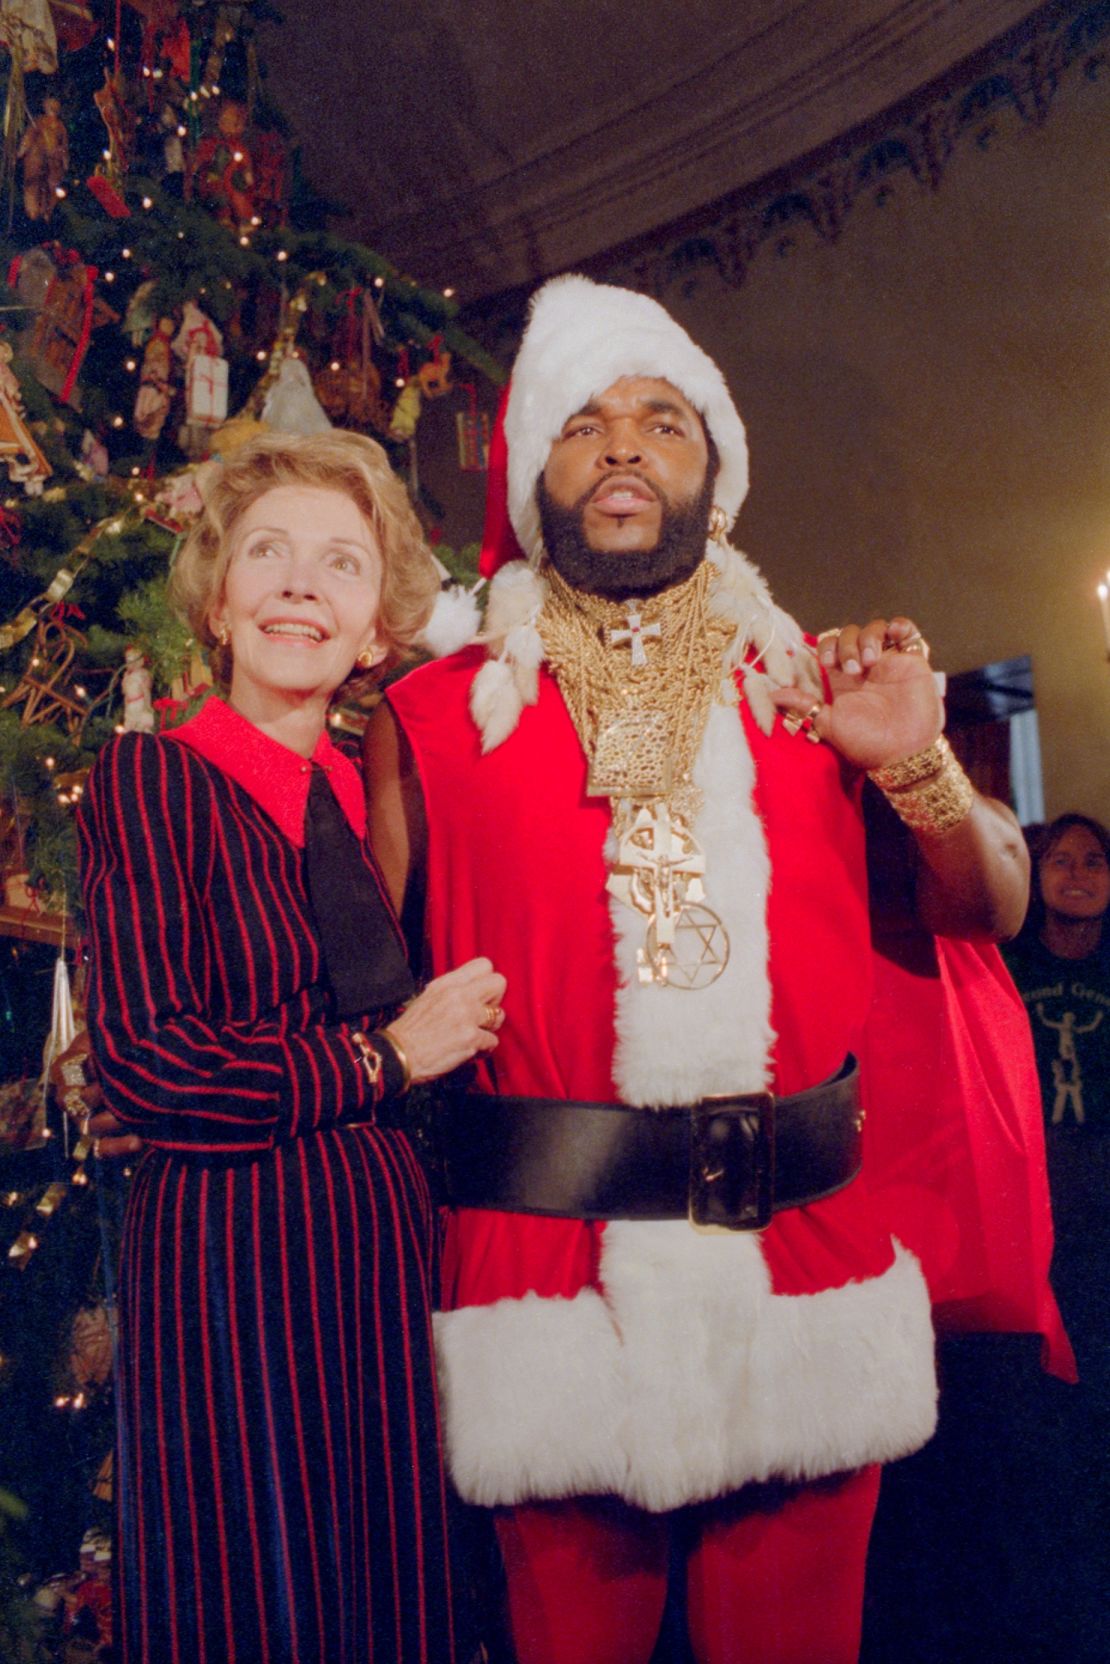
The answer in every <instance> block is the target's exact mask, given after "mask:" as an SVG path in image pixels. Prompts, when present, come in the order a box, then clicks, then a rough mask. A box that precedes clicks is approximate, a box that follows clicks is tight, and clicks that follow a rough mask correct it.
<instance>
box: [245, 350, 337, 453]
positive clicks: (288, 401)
mask: <svg viewBox="0 0 1110 1664" xmlns="http://www.w3.org/2000/svg"><path fill="white" fill-rule="evenodd" d="M262 419H263V421H265V422H267V423H268V424H269V426H270V427H272V428H273V429H274V430H275V432H277V433H300V434H306V435H307V434H310V433H327V432H329V431H330V429H331V423H330V422H329V421H328V418H327V416H326V414H325V412H324V409H323V407H322V406H321V404H320V401H319V399H318V398H317V397H316V394H315V393H314V391H313V388H312V377H311V375H310V374H309V369H308V365H307V364H306V363H305V361H304V359H303V358H294V357H288V358H285V359H283V360H282V364H281V368H280V369H279V370H278V374H277V380H276V381H275V383H274V385H273V386H272V387H271V388H270V390H269V392H268V393H267V394H266V398H265V401H264V403H263V406H262Z"/></svg>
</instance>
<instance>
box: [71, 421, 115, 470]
mask: <svg viewBox="0 0 1110 1664" xmlns="http://www.w3.org/2000/svg"><path fill="white" fill-rule="evenodd" d="M110 466H111V459H110V458H109V456H108V447H107V445H105V443H104V441H103V439H101V438H100V436H99V434H95V433H94V432H93V431H92V429H91V428H86V429H85V431H84V433H83V434H82V435H81V451H80V455H79V458H78V462H77V472H78V473H79V474H80V475H81V478H82V479H85V480H105V479H107V478H108V470H109V468H110Z"/></svg>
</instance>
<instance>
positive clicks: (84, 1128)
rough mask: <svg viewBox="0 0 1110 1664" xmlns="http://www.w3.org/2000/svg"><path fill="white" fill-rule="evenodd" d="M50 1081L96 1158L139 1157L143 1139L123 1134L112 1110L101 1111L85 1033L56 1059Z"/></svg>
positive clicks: (79, 1135)
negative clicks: (90, 1142)
mask: <svg viewBox="0 0 1110 1664" xmlns="http://www.w3.org/2000/svg"><path fill="white" fill-rule="evenodd" d="M50 1080H51V1084H52V1085H53V1087H54V1090H55V1091H56V1092H57V1094H58V1096H59V1098H60V1099H61V1102H62V1107H63V1108H64V1110H65V1112H66V1114H67V1115H68V1116H69V1118H70V1120H71V1121H72V1122H73V1123H74V1126H75V1127H76V1129H77V1134H78V1137H80V1138H91V1139H92V1141H93V1154H94V1155H95V1156H97V1157H100V1156H134V1155H138V1154H139V1152H140V1151H141V1150H142V1147H143V1141H142V1139H141V1138H139V1137H138V1136H137V1135H136V1134H135V1133H133V1132H124V1130H123V1127H122V1125H121V1124H120V1122H119V1121H117V1120H116V1117H115V1116H114V1115H113V1114H112V1112H111V1110H110V1109H105V1108H104V1094H103V1092H102V1091H101V1090H100V1085H99V1083H98V1081H97V1078H96V1064H95V1063H94V1062H93V1058H92V1053H91V1051H90V1050H89V1037H88V1034H87V1033H86V1032H85V1031H84V1030H82V1031H81V1033H80V1034H79V1035H78V1036H77V1038H76V1040H74V1042H73V1044H72V1045H71V1046H70V1047H69V1048H68V1050H66V1051H64V1052H62V1054H61V1055H60V1056H59V1057H57V1058H55V1060H54V1062H53V1064H52V1065H51V1068H50Z"/></svg>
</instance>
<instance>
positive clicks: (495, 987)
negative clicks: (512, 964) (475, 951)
mask: <svg viewBox="0 0 1110 1664" xmlns="http://www.w3.org/2000/svg"><path fill="white" fill-rule="evenodd" d="M505 987H506V983H505V978H504V977H503V976H501V975H500V974H499V972H497V971H495V970H494V968H493V965H492V963H491V961H490V960H488V959H471V960H468V961H467V963H466V964H465V965H459V966H458V967H457V969H456V970H453V971H448V972H447V973H446V975H445V976H437V977H436V979H435V981H434V982H429V984H428V986H427V987H426V988H425V989H424V990H423V992H422V993H420V994H418V995H417V996H416V998H415V999H414V1000H413V1001H412V1003H411V1005H407V1006H406V1007H405V1009H404V1011H402V1013H401V1015H400V1016H399V1017H397V1018H395V1019H394V1021H393V1022H391V1023H390V1024H389V1027H388V1029H387V1031H386V1032H387V1033H388V1034H395V1035H396V1036H397V1043H398V1045H399V1046H400V1047H401V1049H402V1050H403V1051H404V1054H405V1056H406V1058H407V1059H408V1064H409V1068H410V1069H411V1070H412V1078H413V1080H414V1081H420V1080H434V1079H435V1078H436V1076H437V1075H445V1074H447V1073H448V1072H449V1070H451V1069H457V1068H458V1066H459V1064H460V1063H468V1062H469V1061H470V1059H471V1058H472V1057H473V1056H474V1055H475V1053H477V1052H491V1051H493V1050H494V1048H495V1047H496V1045H497V1034H496V1030H497V1029H499V1028H500V1027H501V1024H502V1022H503V1021H504V1013H503V1011H502V1010H501V1001H502V999H503V998H504V996H505Z"/></svg>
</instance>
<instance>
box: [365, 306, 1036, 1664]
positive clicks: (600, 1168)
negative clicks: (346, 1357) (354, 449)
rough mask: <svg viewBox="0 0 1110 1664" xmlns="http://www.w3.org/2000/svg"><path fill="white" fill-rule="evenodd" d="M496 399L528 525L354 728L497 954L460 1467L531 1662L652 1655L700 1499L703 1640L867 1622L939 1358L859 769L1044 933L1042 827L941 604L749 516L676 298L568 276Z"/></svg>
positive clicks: (946, 881) (467, 1300)
mask: <svg viewBox="0 0 1110 1664" xmlns="http://www.w3.org/2000/svg"><path fill="white" fill-rule="evenodd" d="M505 438H506V441H507V446H508V466H507V490H508V505H507V506H508V516H509V520H510V521H511V526H512V531H513V532H514V533H515V537H516V539H517V540H518V542H519V545H520V547H521V549H522V550H523V552H524V554H525V556H526V560H525V561H523V562H521V561H515V562H512V563H510V564H507V565H505V566H504V567H503V569H502V570H501V571H500V572H499V573H498V575H497V577H496V579H495V581H494V584H493V588H492V594H491V598H490V604H489V611H488V615H487V622H486V630H485V637H484V641H483V644H482V645H481V646H475V647H472V648H469V649H466V650H464V651H463V652H462V653H460V654H456V655H455V656H454V657H452V658H450V659H447V660H444V661H442V662H440V663H439V664H436V665H433V666H429V667H427V668H425V669H422V670H418V671H416V672H414V673H413V674H412V675H411V676H408V677H406V678H405V679H404V680H403V681H401V682H400V683H398V684H396V686H395V687H394V688H393V689H392V690H391V691H390V695H389V701H388V704H386V705H384V706H383V707H381V709H380V710H379V712H378V713H376V715H375V719H374V721H373V722H372V724H371V728H370V730H369V734H368V740H367V747H366V760H367V768H368V773H369V801H370V806H371V815H372V818H373V838H374V844H375V848H376V850H377V852H378V855H379V859H380V860H381V862H382V865H383V868H384V869H385V871H386V874H387V877H388V878H389V880H390V882H391V884H392V885H393V887H394V890H395V893H396V895H397V896H398V898H399V897H400V896H401V894H402V892H403V889H404V885H405V881H406V878H407V875H408V873H409V870H410V868H412V867H413V866H414V865H415V864H416V863H420V864H426V872H427V891H426V927H427V935H428V941H429V943H430V953H431V959H432V965H431V967H430V969H431V970H433V971H435V972H438V971H440V970H442V969H443V968H445V967H446V966H448V965H450V964H456V963H460V962H462V961H463V960H466V959H469V958H473V957H474V956H476V955H479V954H485V955H487V956H488V957H489V958H490V959H492V960H493V962H494V963H495V964H496V965H498V966H499V967H501V968H502V969H503V971H504V972H505V973H506V975H507V977H508V993H507V996H506V999H505V1002H504V1010H503V1012H501V1011H499V1010H491V1011H490V1014H489V1022H490V1025H491V1026H497V1027H499V1029H500V1046H499V1049H498V1052H497V1057H496V1062H495V1064H494V1065H492V1066H491V1067H489V1068H486V1069H484V1070H483V1075H482V1079H481V1081H480V1083H479V1084H480V1085H481V1087H482V1089H483V1090H482V1091H481V1092H476V1093H474V1094H472V1095H470V1096H469V1097H467V1098H466V1099H465V1100H464V1101H463V1102H462V1103H461V1104H460V1105H459V1106H456V1109H455V1110H454V1111H453V1113H452V1115H451V1117H450V1118H449V1121H448V1124H447V1126H446V1127H445V1130H444V1143H445V1160H446V1166H447V1174H448V1180H449V1183H450V1186H451V1189H452V1193H453V1200H454V1202H455V1204H456V1206H455V1210H454V1213H453V1217H452V1220H451V1223H450V1227H449V1239H448V1253H447V1261H446V1277H447V1282H448V1285H449V1286H448V1300H447V1304H448V1307H449V1309H448V1310H447V1311H445V1312H444V1313H443V1314H442V1315H441V1317H440V1319H439V1337H438V1339H439V1355H440V1367H441V1379H442V1389H443V1404H444V1419H445V1428H446V1437H447V1444H448V1451H449V1458H450V1463H451V1469H452V1473H453V1477H454V1480H455V1483H456V1485H457V1487H458V1489H459V1491H460V1492H461V1494H462V1495H463V1497H464V1498H466V1499H468V1500H469V1501H471V1502H475V1503H479V1504H483V1505H486V1506H489V1507H492V1508H494V1509H495V1510H496V1516H495V1517H496V1527H497V1533H498V1537H499V1540H500V1544H501V1548H502V1552H503V1556H504V1561H505V1567H506V1573H507V1586H508V1602H509V1614H510V1622H511V1628H512V1635H513V1642H514V1646H515V1648H516V1652H517V1656H518V1658H519V1659H520V1660H521V1661H522V1664H647V1660H648V1659H649V1658H650V1656H651V1653H652V1650H653V1647H654V1645H655V1642H656V1639H657V1636H658V1632H659V1628H660V1623H661V1618H662V1613H663V1609H664V1601H665V1592H666V1581H667V1571H668V1564H669V1562H670V1560H671V1558H672V1556H673V1554H674V1552H675V1547H676V1543H679V1542H680V1543H681V1547H682V1550H683V1553H684V1564H685V1570H686V1611H687V1621H688V1625H689V1632H690V1638H691V1643H692V1646H693V1649H694V1652H695V1655H696V1656H697V1658H698V1659H699V1661H701V1664H726V1661H727V1664H739V1661H746V1660H751V1661H752V1664H786V1661H792V1664H802V1661H805V1664H814V1661H815V1660H821V1661H822V1664H847V1661H849V1660H851V1659H854V1658H855V1657H856V1656H857V1652H858V1645H859V1634H860V1617H861V1607H862V1591H863V1573H864V1562H865V1556H866V1550H867V1541H868V1535H869V1531H870V1527H871V1520H872V1516H873V1512H874V1508H875V1502H876V1498H877V1492H878V1475H879V1465H880V1464H881V1463H883V1462H884V1461H887V1460H889V1459H892V1458H895V1457H899V1456H902V1455H905V1454H906V1453H908V1452H909V1451H912V1450H914V1449H915V1448H917V1447H918V1446H919V1445H921V1444H922V1443H923V1442H924V1441H925V1440H927V1439H928V1437H929V1436H930V1433H931V1431H932V1428H933V1425H934V1417H935V1400H936V1388H935V1380H934V1370H933V1336H932V1330H931V1325H930V1314H929V1299H928V1294H927V1291H926V1287H925V1282H924V1279H923V1276H922V1273H921V1270H920V1267H919V1265H918V1263H917V1261H916V1260H915V1259H914V1257H913V1256H912V1255H911V1254H909V1253H908V1252H907V1251H906V1250H904V1249H903V1248H902V1247H901V1246H900V1244H899V1243H898V1242H896V1241H894V1240H892V1237H891V1235H890V1232H889V1229H888V1228H887V1227H886V1225H885V1224H884V1223H883V1222H882V1220H881V1218H880V1217H879V1215H878V1213H877V1210H876V1209H875V1207H874V1206H873V1205H872V1197H871V1194H870V1192H869V1189H868V1184H867V1177H866V1174H864V1173H861V1172H860V1171H859V1168H860V1142H861V1138H860V1128H861V1120H862V1115H861V1111H860V1108H859V1094H858V1083H857V1074H856V1068H855V1064H854V1061H853V1060H854V1056H855V1055H856V1054H858V1052H859V1051H860V1046H861V1038H862V1035H863V1031H864V1028H865V1023H866V1018H867V1011H868V1002H869V987H870V982H869V964H870V942H869V918H868V901H867V886H866V877H865V858H864V836H863V828H862V821H861V812H860V782H861V780H862V776H863V774H864V773H865V772H869V773H870V774H871V776H872V778H873V779H874V780H875V781H876V783H877V784H878V785H879V787H880V789H881V790H883V791H884V792H885V793H886V794H887V795H888V797H889V799H890V801H891V803H892V804H893V806H894V808H895V809H896V810H897V811H898V813H899V814H900V815H901V817H902V819H903V820H904V821H905V822H906V823H907V824H908V826H909V827H910V829H911V831H912V833H913V836H914V838H915V839H916V842H917V848H918V852H919V856H920V863H919V865H920V871H919V877H918V888H917V905H918V910H919V914H920V917H921V918H922V920H923V921H924V922H925V924H926V925H927V927H928V928H929V929H930V930H932V931H934V932H941V933H946V932H947V933H951V934H954V935H960V936H978V937H984V938H999V937H1005V936H1008V935H1010V934H1012V933H1014V932H1015V931H1016V930H1017V928H1018V926H1019V925H1020V922H1021V919H1022V917H1023V914H1024V908H1025V899H1026V887H1027V864H1026V859H1025V854H1024V845H1023V843H1022V839H1021V836H1020V832H1019V830H1018V827H1017V824H1016V822H1015V821H1014V819H1013V817H1012V816H1011V815H1010V813H1009V811H1008V810H1006V809H1005V808H1004V807H1002V806H1001V805H999V804H997V803H993V802H991V801H987V800H985V799H983V798H982V797H980V796H979V795H978V794H977V793H976V792H975V791H974V790H973V789H972V787H971V785H970V783H969V782H968V780H967V778H966V776H965V775H964V773H963V771H962V770H961V769H960V767H959V765H958V764H957V763H956V762H955V759H954V758H953V757H952V755H951V753H950V752H949V751H948V749H947V746H946V744H945V742H944V741H943V739H942V738H941V728H942V723H943V711H942V705H941V700H940V696H939V694H938V690H937V685H936V682H935V679H934V677H933V674H932V673H931V671H930V669H929V665H928V661H927V655H926V652H925V648H924V644H923V642H922V640H921V637H920V635H919V633H918V631H917V630H916V628H915V627H914V625H913V624H912V623H911V622H910V621H909V620H908V619H904V618H895V619H892V620H889V621H888V620H883V619H877V620H873V621H872V622H870V623H868V624H867V625H865V626H863V627H862V628H860V627H856V626H854V625H850V626H848V627H846V628H844V629H841V630H839V631H837V632H831V633H829V634H827V635H826V636H824V637H822V638H820V639H819V642H818V645H817V648H816V649H814V648H813V647H811V645H810V644H809V643H808V642H807V640H806V638H805V637H804V636H803V635H802V633H801V631H800V630H799V629H798V627H797V626H796V625H795V624H794V623H793V621H792V620H791V619H789V618H788V617H787V616H786V615H785V614H784V613H782V612H781V611H780V610H779V609H778V608H776V607H775V605H774V604H773V602H772V601H771V598H770V596H769V594H768V592H767V589H766V587H765V585H764V583H763V582H762V580H761V579H760V577H759V576H758V574H757V573H756V571H755V570H754V569H753V568H752V567H751V566H750V565H749V564H748V562H747V561H746V560H745V559H744V558H743V557H742V556H741V555H739V554H738V553H737V552H736V551H735V550H733V549H732V548H730V547H729V545H728V544H727V542H726V541H725V538H726V534H727V531H728V529H729V528H730V527H731V525H732V522H733V521H734V519H735V517H736V514H737V511H738V510H739V508H740V505H741V502H742V501H743V498H744V495H745V492H746V489H747V449H746V443H745V436H744V429H743V426H742V423H741V421H740V418H739V416H738V414H737V412H736V409H735V407H734V405H733V402H732V399H731V397H730V395H729V392H728V390H727V388H726V386H725V383H724V380H723V378H722V376H721V374H720V371H719V370H718V368H717V367H716V365H715V364H713V362H712V361H711V360H710V359H709V358H708V357H707V356H706V355H705V354H704V353H703V352H702V351H701V350H700V348H698V347H697V346H696V345H695V344H694V343H693V342H692V341H691V340H690V338H689V337H688V336H687V335H686V333H685V332H684V331H683V330H682V329H681V328H680V327H679V326H678V325H677V324H676V323H675V322H674V321H673V320H672V319H671V318H670V317H669V315H668V314H667V313H666V312H665V311H664V310H663V309H662V308H661V307H660V306H658V305H657V304H656V303H655V302H654V301H652V300H650V299H648V298H647V297H645V296H642V295H636V294H633V293H630V292H628V291H625V290H620V289H616V288H611V287H607V286H602V285H596V284H593V283H591V282H588V281H587V280H586V279H584V278H580V277H571V278H563V279H557V280H555V281H554V282H552V283H549V284H548V285H547V286H546V287H545V288H544V289H543V290H541V291H540V293H539V295H538V297H537V298H536V300H535V302H534V304H533V308H532V312H531V317H530V321H529V324H528V328H527V331H526V334H525V337H524V341H523V344H522V346H521V350H520V353H519V356H518V359H517V362H516V365H515V368H514V372H513V379H512V386H511V392H510V395H509V399H508V404H507V409H506V414H505ZM495 530H496V528H495ZM504 533H507V528H505V527H504V526H502V527H501V528H500V534H504ZM500 534H499V535H500ZM504 540H505V538H504V536H500V541H501V542H504ZM495 558H496V557H495ZM809 741H817V742H822V743H808V742H809ZM502 1022H503V1026H501V1025H502ZM676 1531H679V1532H680V1533H681V1535H680V1537H676V1536H675V1532H676Z"/></svg>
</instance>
